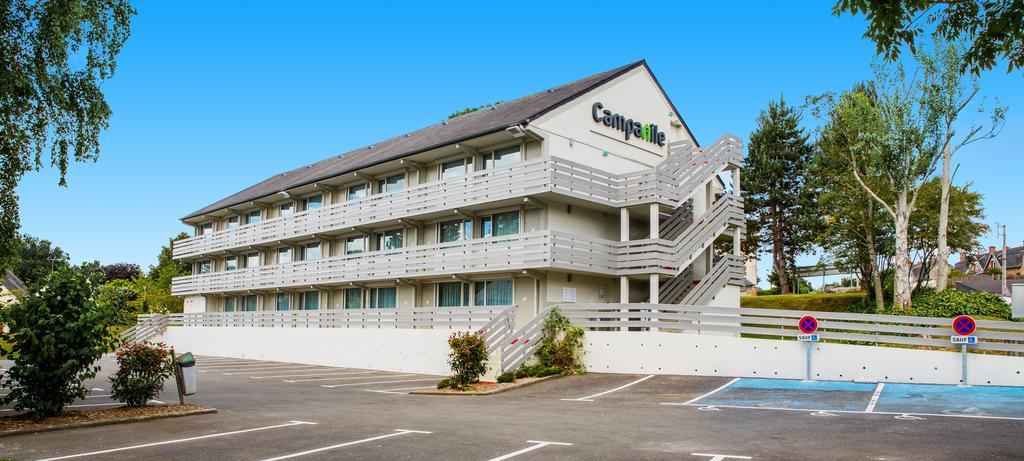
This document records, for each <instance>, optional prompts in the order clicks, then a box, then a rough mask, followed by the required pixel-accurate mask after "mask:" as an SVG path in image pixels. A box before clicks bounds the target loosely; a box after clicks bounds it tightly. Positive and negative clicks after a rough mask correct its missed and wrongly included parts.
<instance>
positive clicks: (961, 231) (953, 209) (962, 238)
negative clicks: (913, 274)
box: [909, 177, 989, 291]
mask: <svg viewBox="0 0 1024 461" xmlns="http://www.w3.org/2000/svg"><path fill="white" fill-rule="evenodd" d="M942 192H943V191H942V178H940V177H935V178H932V179H931V180H930V181H928V182H927V183H925V184H924V185H923V186H921V192H920V197H919V198H918V205H917V207H918V211H919V212H918V213H914V215H913V217H912V218H911V219H910V230H909V238H910V247H911V248H912V249H913V250H914V253H915V254H916V257H915V258H912V260H916V261H917V262H918V263H920V264H921V268H920V272H919V273H920V274H921V276H919V277H918V280H917V285H916V286H915V287H914V290H915V291H916V290H917V289H919V288H920V287H921V286H922V285H923V283H924V281H925V280H927V278H928V277H927V275H928V274H929V273H931V269H932V267H933V265H939V264H942V257H943V256H942V255H941V253H939V240H938V236H939V234H938V231H937V229H938V228H939V227H940V226H941V225H942V220H941V219H940V218H941V216H940V214H939V209H940V208H941V207H942V202H943V195H945V194H943V193H942ZM982 198H983V197H982V195H981V194H979V193H977V192H974V191H971V190H970V189H969V185H966V184H965V185H963V186H953V187H952V188H951V189H950V190H949V194H948V196H947V197H946V198H945V201H946V202H947V206H948V208H949V219H948V220H947V221H946V224H947V226H948V233H947V236H948V250H947V251H954V252H966V251H972V250H974V249H976V248H978V246H979V243H978V239H979V238H981V236H982V235H984V234H986V233H988V231H989V227H988V225H986V224H985V223H984V219H985V214H984V206H983V205H982V203H981V200H982ZM947 255H948V253H947ZM946 257H947V258H948V256H946ZM939 267H941V266H939ZM935 282H936V287H935V288H936V291H942V290H940V289H939V288H945V287H941V286H940V285H939V284H942V283H948V279H942V278H936V281H935Z"/></svg>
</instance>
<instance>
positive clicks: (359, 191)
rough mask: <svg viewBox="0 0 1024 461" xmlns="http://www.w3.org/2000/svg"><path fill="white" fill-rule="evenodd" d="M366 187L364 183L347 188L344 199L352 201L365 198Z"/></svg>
mask: <svg viewBox="0 0 1024 461" xmlns="http://www.w3.org/2000/svg"><path fill="white" fill-rule="evenodd" d="M367 189H368V187H367V186H366V184H359V185H356V186H351V187H349V188H348V194H347V195H346V196H345V200H348V201H350V202H354V201H356V200H359V199H362V198H366V192H367Z"/></svg>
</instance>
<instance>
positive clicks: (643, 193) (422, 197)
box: [173, 138, 742, 259]
mask: <svg viewBox="0 0 1024 461" xmlns="http://www.w3.org/2000/svg"><path fill="white" fill-rule="evenodd" d="M731 140H732V138H725V140H723V141H720V142H719V143H716V144H715V145H712V146H711V147H709V148H707V149H704V150H693V149H690V148H689V147H688V146H683V147H685V148H680V149H678V150H677V151H676V152H674V153H672V154H670V155H669V157H668V158H666V160H665V161H664V162H663V163H662V164H661V165H659V166H658V167H656V168H648V169H644V170H641V171H637V172H635V173H629V174H612V173H607V172H604V171H601V170H599V169H596V168H592V167H589V166H586V165H582V164H579V163H576V162H572V161H569V160H565V159H561V158H558V157H546V158H542V159H537V160H529V161H525V162H521V163H518V164H515V165H509V166H506V167H501V168H496V169H491V170H484V171H479V172H475V173H472V174H469V175H466V176H462V177H458V178H449V179H446V180H442V181H437V182H432V183H427V184H421V185H417V186H411V187H408V188H406V189H403V190H400V191H395V192H391V193H387V194H380V195H371V196H369V197H366V198H364V199H361V200H359V201H353V202H341V203H336V204H332V205H328V206H325V207H323V208H319V209H315V210H309V211H305V212H302V213H296V214H294V215H291V216H286V217H281V218H276V219H271V220H267V221H263V222H260V223H257V224H252V225H245V226H241V227H238V228H235V229H229V230H222V231H218V232H214V233H211V234H207V235H201V236H195V237H191V238H188V239H184V240H179V241H177V242H174V248H173V255H174V258H175V259H183V258H196V257H199V256H201V255H204V254H208V253H212V252H220V251H226V250H231V249H238V248H244V247H248V246H253V245H265V244H269V243H272V242H278V241H282V240H288V239H294V238H299V237H305V236H309V235H313V234H325V233H331V232H338V231H341V230H343V229H348V228H352V227H354V226H365V225H370V224H374V223H382V222H387V221H392V220H396V219H399V218H414V217H417V216H425V215H429V214H431V213H441V212H445V211H449V210H453V209H457V208H464V207H470V206H476V205H482V204H487V203H493V202H498V201H501V200H507V199H515V198H522V197H527V196H530V195H536V194H542V193H547V192H550V193H556V194H561V195H565V196H569V197H574V198H579V199H583V200H588V201H591V202H594V203H598V204H602V205H607V206H612V207H621V206H630V205H635V204H641V203H651V202H658V203H663V204H666V205H669V206H674V205H676V204H678V203H680V202H682V201H684V200H686V199H687V198H689V195H690V194H691V193H692V192H693V190H694V188H695V187H696V186H697V185H700V184H703V182H704V181H706V180H707V179H708V178H709V177H710V176H711V175H712V174H714V172H716V171H717V170H719V169H721V168H722V167H724V166H725V165H726V164H736V165H738V162H739V161H740V160H741V159H742V157H741V156H740V154H739V153H738V152H739V151H738V150H737V149H735V148H734V147H735V145H734V143H733V142H732V141H731ZM736 142H737V143H738V141H736Z"/></svg>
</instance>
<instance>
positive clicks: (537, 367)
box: [515, 363, 562, 379]
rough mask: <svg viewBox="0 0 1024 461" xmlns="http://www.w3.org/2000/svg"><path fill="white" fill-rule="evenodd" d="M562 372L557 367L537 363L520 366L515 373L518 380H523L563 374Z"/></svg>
mask: <svg viewBox="0 0 1024 461" xmlns="http://www.w3.org/2000/svg"><path fill="white" fill-rule="evenodd" d="M561 373H562V370H561V369H560V368H558V367H555V366H546V365H544V364H542V363H535V364H533V365H526V364H523V365H520V366H519V368H518V369H517V370H516V371H515V378H516V379H523V378H543V377H545V376H551V375H557V374H561Z"/></svg>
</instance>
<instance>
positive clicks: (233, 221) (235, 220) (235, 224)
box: [228, 216, 239, 229]
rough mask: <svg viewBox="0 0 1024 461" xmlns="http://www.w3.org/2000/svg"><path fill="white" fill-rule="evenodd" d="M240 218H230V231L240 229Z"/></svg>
mask: <svg viewBox="0 0 1024 461" xmlns="http://www.w3.org/2000/svg"><path fill="white" fill-rule="evenodd" d="M238 221H239V218H238V216H232V217H230V218H228V229H238Z"/></svg>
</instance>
